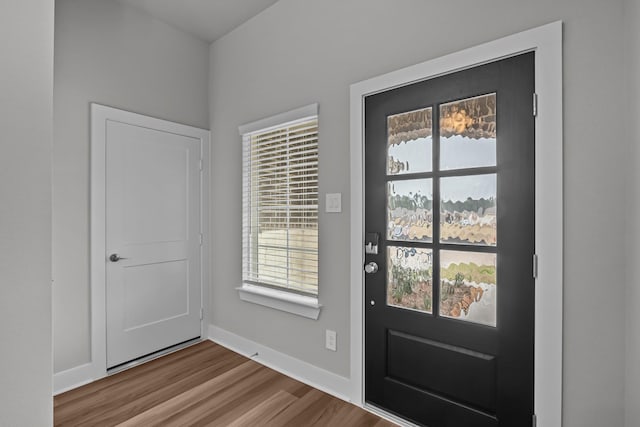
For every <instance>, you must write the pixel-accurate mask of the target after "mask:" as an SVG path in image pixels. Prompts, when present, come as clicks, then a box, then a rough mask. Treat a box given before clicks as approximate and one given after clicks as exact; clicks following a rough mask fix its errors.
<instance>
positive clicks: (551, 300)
mask: <svg viewBox="0 0 640 427" xmlns="http://www.w3.org/2000/svg"><path fill="white" fill-rule="evenodd" d="M529 51H534V52H535V55H536V56H535V86H536V93H537V100H535V101H534V100H533V99H532V105H533V102H537V117H536V126H535V132H536V137H535V140H536V154H535V164H536V177H535V187H536V195H535V206H536V208H535V209H536V210H535V228H536V237H535V246H536V254H537V256H538V268H537V277H536V296H535V352H534V359H535V361H534V364H535V369H534V370H535V378H534V411H535V414H536V416H537V422H538V425H541V426H559V425H562V301H563V299H562V274H563V267H562V259H563V256H562V246H563V240H562V230H563V221H562V218H563V211H562V206H563V204H562V198H563V194H562V22H560V21H558V22H554V23H551V24H547V25H544V26H542V27H538V28H534V29H531V30H528V31H524V32H521V33H518V34H514V35H512V36H507V37H504V38H502V39H498V40H495V41H492V42H488V43H485V44H482V45H479V46H476V47H472V48H469V49H466V50H463V51H460V52H456V53H453V54H450V55H447V56H444V57H440V58H436V59H433V60H429V61H426V62H423V63H420V64H416V65H414V66H410V67H407V68H404V69H401V70H398V71H394V72H391V73H388V74H385V75H382V76H378V77H374V78H371V79H368V80H365V81H362V82H358V83H355V84H353V85H351V91H350V92H351V94H350V100H351V102H350V117H351V136H350V140H351V145H350V158H351V163H350V166H351V168H350V169H351V238H350V242H351V250H350V253H351V261H350V265H351V274H350V278H351V387H352V389H351V401H352V402H354V403H356V404H359V405H361V406H366V405H365V404H364V395H363V390H364V387H363V378H364V376H363V372H362V369H363V366H364V363H363V362H364V345H363V344H364V343H363V326H364V316H363V304H364V301H363V285H364V277H363V275H364V273H363V265H364V253H363V252H364V251H363V245H364V200H363V195H364V178H363V177H364V175H363V171H364V167H363V159H364V156H363V153H364V132H363V130H364V115H363V114H364V98H365V97H366V96H368V95H372V94H375V93H379V92H383V91H386V90H390V89H393V88H396V87H400V86H404V85H407V84H410V83H414V82H417V81H421V80H425V79H429V78H433V77H437V76H440V75H444V74H449V73H453V72H455V71H459V70H463V69H468V68H472V67H475V66H477V65H481V64H485V63H488V62H492V61H496V60H499V59H503V58H507V57H510V56H515V55H517V54H520V53H524V52H529ZM532 264H533V262H532ZM532 270H533V267H532ZM532 274H533V271H532ZM368 409H370V410H372V411H374V412H375V411H377V409H376V408H373V407H368ZM383 415H385V416H389V414H383ZM393 418H394V417H393ZM394 420H396V421H397V422H399V423H402V422H403V421H402V420H399V419H396V418H394Z"/></svg>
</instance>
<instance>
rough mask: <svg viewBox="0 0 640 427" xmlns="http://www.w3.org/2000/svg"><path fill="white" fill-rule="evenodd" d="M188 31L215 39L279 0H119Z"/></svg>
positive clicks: (200, 36)
mask: <svg viewBox="0 0 640 427" xmlns="http://www.w3.org/2000/svg"><path fill="white" fill-rule="evenodd" d="M119 1H120V2H122V3H124V4H128V5H130V6H133V7H135V8H136V9H139V10H142V11H144V12H146V13H148V14H149V15H151V16H153V17H155V18H157V19H159V20H161V21H164V22H166V23H167V24H169V25H172V26H174V27H176V28H178V29H180V30H182V31H184V32H186V33H189V34H192V35H194V36H196V37H198V38H200V39H202V40H205V41H207V42H212V41H214V40H216V39H218V38H220V37H222V36H223V35H225V34H227V33H228V32H229V31H231V30H233V29H234V28H236V27H238V26H239V25H241V24H242V23H244V22H246V21H248V20H249V19H251V18H252V17H254V16H256V15H257V14H259V13H260V12H262V11H263V10H265V9H266V8H268V7H269V6H271V5H272V4H274V3H275V2H276V1H278V0H179V1H176V0H119Z"/></svg>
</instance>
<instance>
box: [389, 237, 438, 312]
mask: <svg viewBox="0 0 640 427" xmlns="http://www.w3.org/2000/svg"><path fill="white" fill-rule="evenodd" d="M432 255H433V251H432V250H431V249H422V248H410V247H406V246H387V305H390V306H393V307H399V308H405V309H410V310H417V311H423V312H425V313H431V312H432V305H433V304H432V299H431V298H432V295H433V285H432V279H431V278H432V277H433V262H432Z"/></svg>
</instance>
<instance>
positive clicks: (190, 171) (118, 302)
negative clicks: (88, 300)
mask: <svg viewBox="0 0 640 427" xmlns="http://www.w3.org/2000/svg"><path fill="white" fill-rule="evenodd" d="M200 145H201V142H200V140H199V139H197V138H192V137H188V136H183V135H177V134H174V133H169V132H165V131H161V130H156V129H150V128H147V127H141V126H136V125H132V124H127V123H122V122H117V121H110V120H109V121H107V124H106V241H105V243H106V252H107V260H106V263H107V265H106V317H107V324H106V326H107V367H109V368H111V367H114V366H117V365H120V364H122V363H126V362H128V361H130V360H133V359H136V358H138V357H142V356H145V355H147V354H150V353H153V352H155V351H158V350H162V349H164V348H166V347H170V346H172V345H175V344H178V343H181V342H184V341H187V340H190V339H193V338H198V337H200V331H201V325H200V307H201V283H200V281H201V274H200V269H201V265H200V222H201V221H200V185H201V183H200V167H199V165H200V156H201V146H200ZM111 254H117V255H118V256H119V257H121V259H120V260H118V261H116V262H113V261H110V260H109V259H108V257H109V255H111Z"/></svg>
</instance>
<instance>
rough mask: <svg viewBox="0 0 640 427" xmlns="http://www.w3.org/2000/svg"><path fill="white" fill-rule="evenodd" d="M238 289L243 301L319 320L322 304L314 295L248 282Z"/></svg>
mask: <svg viewBox="0 0 640 427" xmlns="http://www.w3.org/2000/svg"><path fill="white" fill-rule="evenodd" d="M236 289H237V290H238V294H240V299H241V300H242V301H246V302H250V303H253V304H259V305H263V306H265V307H270V308H273V309H276V310H280V311H285V312H287V313H292V314H296V315H298V316H302V317H306V318H309V319H313V320H318V317H319V316H320V308H321V307H322V306H321V305H320V304H318V299H317V298H314V297H308V296H304V295H298V294H294V293H290V292H286V291H279V290H277V289H271V288H263V287H260V286H253V285H247V284H244V285H242V287H239V288H236Z"/></svg>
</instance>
